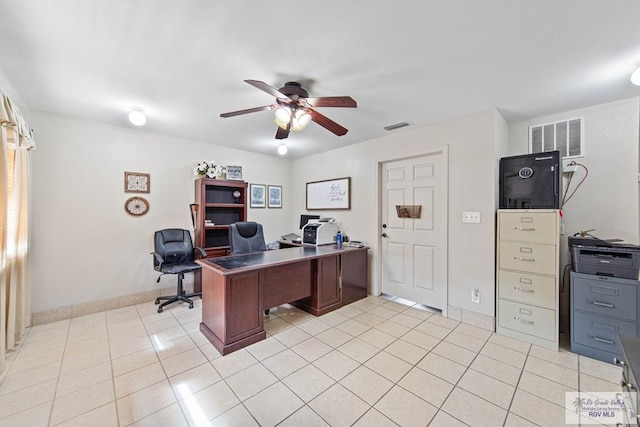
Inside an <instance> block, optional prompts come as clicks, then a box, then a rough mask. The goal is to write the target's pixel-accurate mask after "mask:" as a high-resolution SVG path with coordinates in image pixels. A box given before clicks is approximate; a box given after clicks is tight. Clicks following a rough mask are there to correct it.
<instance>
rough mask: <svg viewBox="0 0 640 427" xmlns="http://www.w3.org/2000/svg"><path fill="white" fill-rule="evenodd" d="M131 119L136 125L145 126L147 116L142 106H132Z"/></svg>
mask: <svg viewBox="0 0 640 427" xmlns="http://www.w3.org/2000/svg"><path fill="white" fill-rule="evenodd" d="M129 121H130V122H131V124H133V125H135V126H143V125H144V124H145V123H147V116H145V114H144V110H143V109H142V108H139V107H132V108H131V111H130V112H129Z"/></svg>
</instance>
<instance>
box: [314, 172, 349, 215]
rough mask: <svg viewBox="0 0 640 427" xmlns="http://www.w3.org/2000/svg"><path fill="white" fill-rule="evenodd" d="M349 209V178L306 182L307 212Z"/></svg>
mask: <svg viewBox="0 0 640 427" xmlns="http://www.w3.org/2000/svg"><path fill="white" fill-rule="evenodd" d="M314 209H316V210H319V209H351V177H346V178H336V179H327V180H324V181H314V182H307V210H314Z"/></svg>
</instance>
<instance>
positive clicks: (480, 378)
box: [458, 369, 515, 409]
mask: <svg viewBox="0 0 640 427" xmlns="http://www.w3.org/2000/svg"><path fill="white" fill-rule="evenodd" d="M458 387H460V388H463V389H464V390H466V391H468V392H470V393H473V394H475V395H476V396H478V397H481V398H483V399H485V400H488V401H489V402H491V403H493V404H494V405H497V406H499V407H501V408H504V409H509V405H510V404H511V399H512V398H513V393H514V392H515V387H513V386H511V385H509V384H506V383H503V382H502V381H498V380H496V379H495V378H492V377H490V376H487V375H484V374H482V373H480V372H477V371H474V370H473V369H469V370H467V372H465V374H464V375H463V376H462V378H460V381H458Z"/></svg>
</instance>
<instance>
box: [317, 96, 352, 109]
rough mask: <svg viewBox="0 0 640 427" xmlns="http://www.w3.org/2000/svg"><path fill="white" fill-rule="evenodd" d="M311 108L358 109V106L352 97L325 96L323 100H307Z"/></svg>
mask: <svg viewBox="0 0 640 427" xmlns="http://www.w3.org/2000/svg"><path fill="white" fill-rule="evenodd" d="M305 101H306V102H307V103H308V104H309V106H311V107H345V108H356V107H357V106H358V104H357V103H356V101H355V100H354V99H353V98H351V97H350V96H324V97H321V98H305Z"/></svg>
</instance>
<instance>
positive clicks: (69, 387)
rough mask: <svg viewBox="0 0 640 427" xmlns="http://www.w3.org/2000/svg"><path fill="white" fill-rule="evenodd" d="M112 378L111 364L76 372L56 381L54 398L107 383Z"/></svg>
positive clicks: (107, 363)
mask: <svg viewBox="0 0 640 427" xmlns="http://www.w3.org/2000/svg"><path fill="white" fill-rule="evenodd" d="M111 378H113V374H112V372H111V362H104V363H101V364H99V365H96V366H92V367H90V368H87V369H82V370H78V371H75V372H72V373H70V374H67V375H62V376H61V377H60V378H59V379H58V388H57V390H56V397H60V396H64V395H67V394H69V393H73V392H75V391H78V390H82V389H83V388H86V387H89V386H91V385H93V384H96V383H100V382H103V381H107V380H110V379H111Z"/></svg>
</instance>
